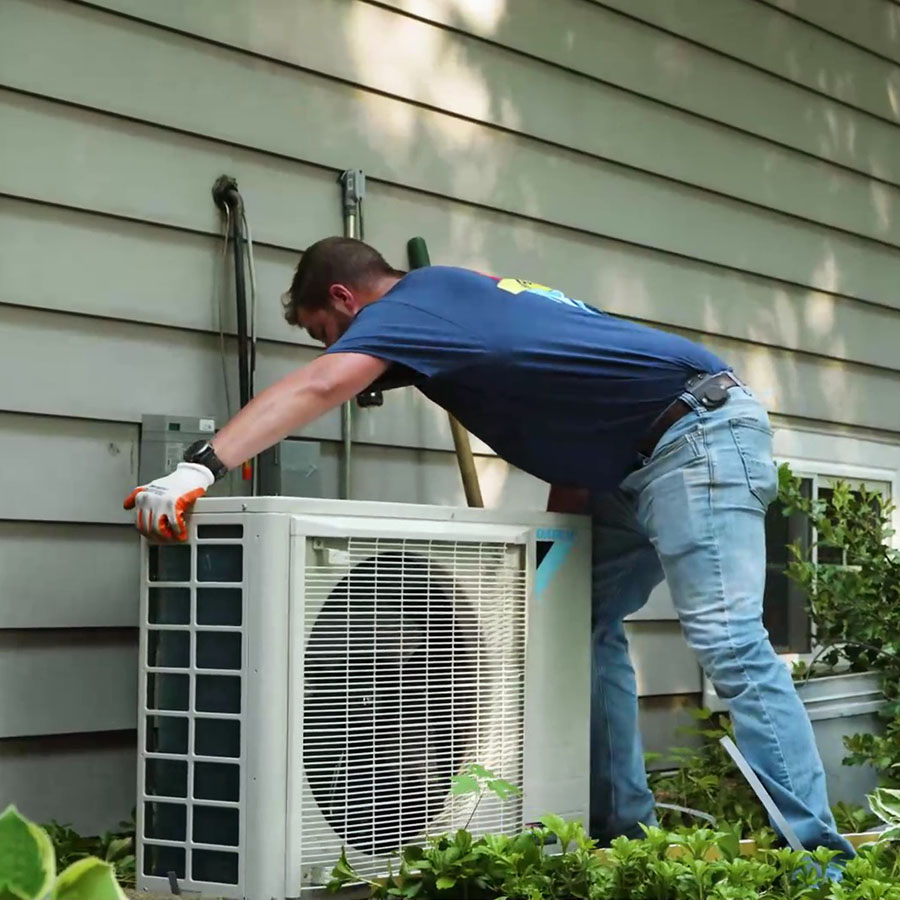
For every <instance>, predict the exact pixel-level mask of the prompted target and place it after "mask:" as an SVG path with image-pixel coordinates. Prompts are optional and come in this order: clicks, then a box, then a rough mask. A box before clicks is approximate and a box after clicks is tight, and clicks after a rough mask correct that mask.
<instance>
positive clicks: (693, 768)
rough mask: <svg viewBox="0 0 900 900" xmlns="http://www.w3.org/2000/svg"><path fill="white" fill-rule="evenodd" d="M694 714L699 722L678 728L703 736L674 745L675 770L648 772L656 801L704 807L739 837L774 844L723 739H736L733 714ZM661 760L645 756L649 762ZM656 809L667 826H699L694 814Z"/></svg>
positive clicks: (703, 711)
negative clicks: (695, 741)
mask: <svg viewBox="0 0 900 900" xmlns="http://www.w3.org/2000/svg"><path fill="white" fill-rule="evenodd" d="M691 715H693V717H694V719H695V720H696V722H697V724H696V725H695V726H693V727H682V728H680V729H679V732H680V733H682V734H686V735H690V736H693V737H696V738H699V742H698V745H697V746H696V747H673V748H672V749H671V750H670V751H669V754H668V756H667V757H665V759H666V761H667V762H669V763H671V764H672V766H673V768H671V769H666V770H665V771H658V772H650V773H649V774H648V781H649V783H650V789H651V790H652V791H653V794H654V796H655V797H656V801H657V802H658V803H662V804H672V805H675V806H683V807H686V808H688V809H696V810H700V811H701V812H704V813H707V814H709V815H711V816H713V817H714V818H715V820H716V823H717V824H718V825H719V827H721V826H722V824H723V823H728V826H729V827H730V828H734V829H736V830H737V833H738V834H739V835H740V836H741V837H745V838H753V839H754V840H756V841H757V843H759V844H762V845H764V846H769V845H771V844H772V842H773V841H774V839H775V833H774V832H773V831H772V830H771V829H770V828H769V827H768V816H767V815H766V811H765V808H764V807H763V805H762V804H761V803H760V802H759V798H758V797H757V796H756V794H755V793H754V792H753V788H751V787H750V784H749V783H748V782H747V780H746V779H745V778H744V776H743V775H742V774H741V773H740V772H739V771H738V769H737V767H736V766H735V764H734V761H733V760H732V759H731V757H730V756H729V755H728V754H727V753H726V752H725V749H724V748H723V747H722V745H721V744H720V743H719V739H720V738H722V737H723V736H724V735H728V736H729V737H731V738H732V739H733V738H734V733H733V729H732V724H731V719H730V717H729V716H728V714H727V713H714V712H712V710H709V709H697V710H692V711H691ZM662 758H663V756H662V754H653V753H648V754H646V759H647V761H648V762H652V761H655V760H659V759H662ZM658 813H659V819H660V824H661V825H662V826H663V827H664V828H668V829H674V828H678V827H681V826H690V825H696V824H698V821H697V819H696V818H695V817H694V816H692V815H691V814H689V813H684V812H681V811H679V810H673V809H666V808H661V809H659V811H658Z"/></svg>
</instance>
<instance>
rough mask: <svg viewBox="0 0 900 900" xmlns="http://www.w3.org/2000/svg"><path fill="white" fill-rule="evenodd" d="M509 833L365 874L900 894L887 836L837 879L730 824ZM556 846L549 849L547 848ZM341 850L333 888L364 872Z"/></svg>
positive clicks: (559, 824) (475, 882)
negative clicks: (599, 840) (597, 835)
mask: <svg viewBox="0 0 900 900" xmlns="http://www.w3.org/2000/svg"><path fill="white" fill-rule="evenodd" d="M542 821H543V824H542V827H541V828H537V829H534V830H531V831H526V832H524V833H522V834H519V835H515V836H512V837H504V836H501V835H490V836H486V837H482V838H477V839H476V838H474V837H473V836H472V835H471V834H469V833H468V832H467V831H458V832H457V833H456V834H455V835H444V836H440V837H434V838H430V839H429V840H428V841H427V842H426V843H425V845H424V846H422V847H408V848H406V849H405V850H404V851H403V852H402V853H401V856H400V865H399V870H398V872H397V874H396V875H393V874H392V875H390V876H389V877H387V878H385V879H383V880H381V881H369V882H368V883H369V885H370V887H371V894H372V897H374V898H379V900H380V898H409V900H415V898H422V900H756V898H759V897H765V898H767V900H900V884H898V879H900V860H898V855H897V853H896V850H895V847H894V845H892V844H889V843H882V844H878V845H870V846H868V847H863V848H861V851H860V855H859V856H858V857H856V858H855V859H852V860H850V861H848V862H847V864H846V867H845V868H844V869H843V871H842V873H841V874H842V878H843V880H842V881H841V882H840V883H838V882H835V881H830V880H827V879H825V878H823V877H822V875H821V873H822V872H823V871H826V870H827V869H828V868H829V867H831V868H832V870H833V869H834V862H833V860H834V857H835V852H834V851H833V850H827V849H819V850H816V851H813V852H811V853H807V852H803V851H800V852H798V851H795V850H790V849H781V850H762V851H760V852H759V853H758V854H757V856H756V857H752V858H751V857H743V856H741V855H740V848H739V844H738V839H737V836H736V834H735V833H733V832H715V831H711V830H705V829H696V830H693V831H683V832H677V833H669V832H665V831H662V830H661V829H658V828H649V829H646V838H645V839H644V840H628V839H626V838H617V839H616V840H615V841H613V843H612V846H611V847H610V848H609V849H608V850H605V851H599V852H598V850H597V849H596V847H595V845H594V843H593V841H591V840H590V839H589V838H588V837H587V836H586V835H585V833H584V829H583V827H582V825H581V823H572V822H564V821H562V820H561V819H559V818H558V817H556V816H547V817H546V818H544V819H543V820H542ZM554 850H555V851H556V852H553V851H554ZM364 881H366V879H364V878H362V877H361V876H360V875H359V874H358V873H357V872H355V870H354V869H353V867H352V866H351V865H350V864H349V863H348V861H347V858H346V856H342V858H341V861H340V863H339V864H338V866H337V867H336V868H335V870H334V877H333V880H332V882H331V885H330V888H331V889H332V890H338V889H339V888H341V887H344V886H347V885H350V884H357V883H360V882H364Z"/></svg>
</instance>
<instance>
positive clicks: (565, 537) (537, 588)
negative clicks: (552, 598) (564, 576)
mask: <svg viewBox="0 0 900 900" xmlns="http://www.w3.org/2000/svg"><path fill="white" fill-rule="evenodd" d="M535 538H536V539H537V569H536V570H535V576H534V592H535V596H536V597H537V598H538V599H539V600H540V599H541V597H542V596H543V594H544V591H546V590H547V585H549V584H550V581H551V580H552V578H553V576H554V575H555V574H556V572H557V570H558V569H559V567H560V566H561V565H562V564H563V563H564V562H565V561H566V557H567V556H568V555H569V553H570V552H571V550H572V545H573V544H574V543H575V532H574V531H573V530H572V529H571V528H538V529H537V531H536V534H535Z"/></svg>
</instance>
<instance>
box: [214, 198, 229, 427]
mask: <svg viewBox="0 0 900 900" xmlns="http://www.w3.org/2000/svg"><path fill="white" fill-rule="evenodd" d="M230 232H231V210H230V208H229V207H228V206H226V207H225V231H224V233H223V241H222V268H221V272H222V274H223V276H224V277H223V283H222V284H221V285H218V284H217V279H216V277H215V274H213V298H214V299H215V298H216V297H218V303H217V304H216V306H217V308H218V311H219V355H220V357H221V360H222V380H223V382H224V384H225V413H226V415H227V417H228V418H229V419H230V418H231V415H232V413H231V408H232V407H231V389H230V388H229V386H228V353H227V351H226V348H225V308H224V307H225V284H226V283H227V280H228V237H229V234H230Z"/></svg>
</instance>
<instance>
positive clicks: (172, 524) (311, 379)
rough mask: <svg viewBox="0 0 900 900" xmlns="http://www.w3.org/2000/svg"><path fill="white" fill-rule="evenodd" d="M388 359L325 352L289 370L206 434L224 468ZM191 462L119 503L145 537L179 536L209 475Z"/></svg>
mask: <svg viewBox="0 0 900 900" xmlns="http://www.w3.org/2000/svg"><path fill="white" fill-rule="evenodd" d="M389 365H390V364H389V363H388V362H386V361H384V360H382V359H378V358H376V357H374V356H368V355H367V354H364V353H331V354H326V355H324V356H320V357H318V358H317V359H315V360H313V362H311V363H309V365H306V366H304V367H303V368H302V369H298V370H297V371H296V372H292V373H291V374H290V375H287V376H285V377H284V378H282V379H281V380H280V381H277V382H276V383H275V384H273V385H272V386H271V387H270V388H267V389H266V390H264V391H263V392H262V393H261V394H259V395H258V396H257V397H254V399H253V400H251V401H250V403H248V404H247V405H246V406H245V407H244V408H243V409H242V410H241V411H240V412H239V413H238V414H237V415H236V416H235V417H234V418H233V419H232V420H231V421H230V422H228V424H227V425H225V427H224V428H223V429H222V430H221V431H220V432H219V433H218V434H217V435H216V436H215V438H214V439H213V440H212V442H211V443H212V446H213V449H214V450H215V453H216V456H217V457H218V458H219V460H220V461H221V462H222V463H223V464H224V465H225V466H226V467H227V468H228V469H233V468H235V467H236V466H239V465H240V464H241V463H242V462H244V460H248V459H252V458H253V457H254V456H256V455H257V454H258V453H261V452H262V451H263V450H265V449H266V448H267V447H271V446H272V444H275V443H277V442H278V441H280V440H281V439H282V438H284V437H286V436H287V435H289V434H290V433H291V432H292V431H294V430H295V429H297V428H303V427H304V426H306V425H308V424H309V423H310V422H313V421H315V420H316V419H318V418H319V417H320V416H322V415H324V414H325V413H327V412H329V411H330V410H332V409H334V408H335V407H338V406H340V405H341V404H342V403H345V402H347V401H348V400H351V399H352V398H353V397H355V396H356V395H357V394H358V393H359V392H360V391H362V390H365V389H366V388H367V387H368V386H369V385H370V384H371V383H372V382H373V381H374V380H375V379H376V378H378V377H379V376H381V375H382V374H384V372H385V371H386V370H387V368H388V366H389ZM214 480H215V479H214V476H213V474H212V472H211V471H210V470H209V469H207V468H206V467H205V466H201V465H198V464H196V463H182V464H181V465H179V466H178V468H177V469H176V470H175V472H173V473H171V474H169V475H167V476H165V477H164V478H159V479H157V480H156V481H153V482H151V483H150V484H148V485H144V486H142V487H138V488H136V489H135V490H134V491H133V492H132V493H131V494H130V495H129V496H128V498H127V499H126V500H125V508H126V509H132V508H135V507H136V508H137V519H136V524H137V527H138V529H139V530H140V531H141V532H142V533H143V534H145V535H147V536H148V537H151V536H152V537H163V538H169V539H173V538H177V539H179V540H185V539H186V538H187V529H186V528H185V524H184V514H185V513H186V512H187V510H188V509H189V508H190V507H191V505H192V504H193V503H194V501H195V500H196V499H197V498H198V497H201V496H203V494H205V493H206V491H207V489H208V488H209V487H210V486H211V485H212V483H213V481H214Z"/></svg>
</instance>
